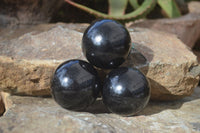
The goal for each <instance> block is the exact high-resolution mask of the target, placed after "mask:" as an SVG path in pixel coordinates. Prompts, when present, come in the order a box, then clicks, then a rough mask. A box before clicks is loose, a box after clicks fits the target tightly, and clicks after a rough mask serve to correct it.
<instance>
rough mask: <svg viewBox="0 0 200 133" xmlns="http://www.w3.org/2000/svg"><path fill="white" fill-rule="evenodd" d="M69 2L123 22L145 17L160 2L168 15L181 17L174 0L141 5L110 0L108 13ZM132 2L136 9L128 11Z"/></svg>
mask: <svg viewBox="0 0 200 133" xmlns="http://www.w3.org/2000/svg"><path fill="white" fill-rule="evenodd" d="M65 1H66V2H67V3H69V4H71V5H73V6H75V7H77V8H80V9H82V10H84V11H86V12H88V13H90V14H92V15H94V16H96V17H99V18H107V19H114V20H118V21H122V22H127V21H132V20H136V19H138V18H143V17H145V16H146V15H147V14H148V13H149V12H150V11H151V10H152V9H153V8H154V7H155V5H156V4H157V3H158V4H159V5H160V7H161V8H162V9H163V11H164V12H165V13H166V14H167V16H168V17H170V18H173V17H179V16H181V13H180V11H179V8H178V7H177V5H176V2H175V1H174V0H144V1H143V3H142V4H141V5H139V3H138V0H108V2H109V9H108V14H106V13H102V12H100V11H97V10H94V9H91V8H89V7H86V6H84V5H81V4H79V3H76V2H74V1H72V0H65ZM128 4H130V5H131V6H132V8H133V9H134V10H133V11H132V12H130V13H126V12H125V11H126V8H127V5H128Z"/></svg>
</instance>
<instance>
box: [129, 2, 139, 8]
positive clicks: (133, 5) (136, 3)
mask: <svg viewBox="0 0 200 133" xmlns="http://www.w3.org/2000/svg"><path fill="white" fill-rule="evenodd" d="M129 3H130V4H131V6H132V7H133V8H134V9H137V8H138V7H139V6H140V5H139V4H138V0H129Z"/></svg>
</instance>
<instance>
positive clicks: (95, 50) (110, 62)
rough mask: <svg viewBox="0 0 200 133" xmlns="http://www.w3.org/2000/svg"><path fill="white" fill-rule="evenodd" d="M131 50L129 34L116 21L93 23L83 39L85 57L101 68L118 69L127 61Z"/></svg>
mask: <svg viewBox="0 0 200 133" xmlns="http://www.w3.org/2000/svg"><path fill="white" fill-rule="evenodd" d="M130 48H131V38H130V35H129V32H128V31H127V29H126V28H125V27H124V26H123V25H121V24H120V23H118V22H116V21H114V20H109V19H103V20H98V21H95V22H93V23H92V24H91V25H90V26H89V27H88V28H87V29H86V31H85V32H84V35H83V38H82V50H83V53H84V55H85V56H86V58H87V60H88V61H89V62H90V63H91V64H92V65H94V66H96V67H99V68H104V69H112V68H117V67H118V66H119V65H121V64H122V63H123V62H124V61H125V60H126V58H127V56H128V54H129V51H130Z"/></svg>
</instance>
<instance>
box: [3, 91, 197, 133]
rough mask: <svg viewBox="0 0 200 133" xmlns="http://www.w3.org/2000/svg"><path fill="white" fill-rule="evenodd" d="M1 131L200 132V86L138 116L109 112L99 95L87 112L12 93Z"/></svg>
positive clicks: (151, 103)
mask: <svg viewBox="0 0 200 133" xmlns="http://www.w3.org/2000/svg"><path fill="white" fill-rule="evenodd" d="M5 101H6V105H9V106H8V107H7V111H6V113H5V114H4V115H3V116H2V117H0V125H1V126H0V132H1V133H8V132H9V133H22V132H29V133H36V132H37V133H47V132H53V133H60V132H75V133H87V132H91V133H96V132H98V133H110V132H114V133H133V132H137V133H140V132H141V133H143V132H145V133H146V132H150V133H161V132H162V133H169V132H170V133H199V132H200V115H199V114H200V88H199V87H198V88H196V89H195V93H194V94H193V95H192V96H190V97H186V98H183V99H181V100H177V101H174V102H172V101H171V102H153V101H151V102H150V103H149V104H148V106H147V107H146V108H145V109H144V110H143V111H142V112H140V113H139V114H138V115H137V116H132V117H121V116H119V115H115V114H112V113H109V112H108V111H107V109H106V108H105V106H104V105H103V104H102V101H101V100H100V99H99V100H98V101H96V102H95V104H94V105H93V106H92V107H90V108H88V109H87V110H86V111H85V112H74V111H69V110H65V109H63V108H61V107H60V106H59V105H57V104H56V103H55V101H54V100H53V99H52V98H36V97H20V96H8V97H6V98H5Z"/></svg>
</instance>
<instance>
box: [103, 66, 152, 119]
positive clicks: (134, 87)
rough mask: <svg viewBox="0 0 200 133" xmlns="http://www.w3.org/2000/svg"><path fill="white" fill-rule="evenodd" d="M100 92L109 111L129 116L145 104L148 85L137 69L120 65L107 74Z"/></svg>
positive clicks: (148, 95)
mask: <svg viewBox="0 0 200 133" xmlns="http://www.w3.org/2000/svg"><path fill="white" fill-rule="evenodd" d="M102 93H103V102H104V104H105V105H106V106H107V108H108V109H109V110H110V111H111V112H113V113H116V114H119V115H122V116H130V115H134V114H136V113H137V112H139V111H141V110H142V109H143V108H144V107H145V106H146V105H147V103H148V101H149V98H150V87H149V84H148V81H147V79H146V77H145V76H144V75H143V74H142V73H141V72H140V71H139V70H137V69H134V68H126V67H121V68H118V69H114V70H112V71H111V72H110V73H109V74H108V75H107V77H106V79H105V81H104V86H103V92H102Z"/></svg>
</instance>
